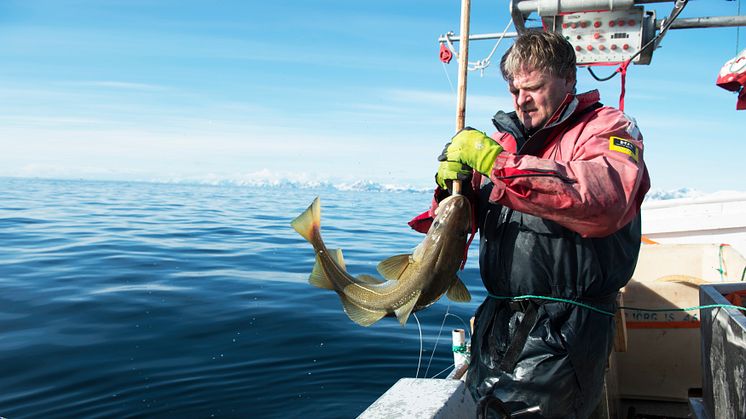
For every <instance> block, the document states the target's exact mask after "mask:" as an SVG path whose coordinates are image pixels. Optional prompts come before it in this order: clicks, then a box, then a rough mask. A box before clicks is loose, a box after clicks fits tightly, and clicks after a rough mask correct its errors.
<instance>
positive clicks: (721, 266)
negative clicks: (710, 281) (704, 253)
mask: <svg viewBox="0 0 746 419" xmlns="http://www.w3.org/2000/svg"><path fill="white" fill-rule="evenodd" d="M723 247H725V245H724V244H721V245H720V248H719V249H718V262H719V263H720V268H719V269H715V270H716V271H718V272H719V273H720V281H723V278H724V276H725V269H723Z"/></svg>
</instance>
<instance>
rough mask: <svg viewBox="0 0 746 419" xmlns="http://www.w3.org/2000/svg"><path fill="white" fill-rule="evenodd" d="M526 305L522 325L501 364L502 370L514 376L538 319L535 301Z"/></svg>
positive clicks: (519, 326)
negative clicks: (529, 335)
mask: <svg viewBox="0 0 746 419" xmlns="http://www.w3.org/2000/svg"><path fill="white" fill-rule="evenodd" d="M526 304H527V305H528V307H527V308H526V309H525V310H524V311H523V319H521V323H520V324H519V325H518V328H517V330H516V331H515V334H514V335H513V339H512V340H511V341H510V345H508V349H507V350H506V351H505V355H504V356H503V359H502V361H501V362H500V369H501V370H502V371H504V372H506V373H508V374H512V373H513V370H515V366H516V364H518V358H519V357H520V356H521V352H523V348H524V346H526V341H527V340H528V334H529V333H530V332H531V329H533V327H534V324H535V323H536V318H537V317H538V310H537V307H538V304H536V303H534V302H533V301H527V302H526Z"/></svg>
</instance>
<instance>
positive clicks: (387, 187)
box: [0, 172, 746, 202]
mask: <svg viewBox="0 0 746 419" xmlns="http://www.w3.org/2000/svg"><path fill="white" fill-rule="evenodd" d="M0 179H15V180H24V179H26V180H39V181H62V182H75V181H79V182H113V183H145V184H167V185H183V186H189V185H192V186H225V187H252V188H271V189H282V188H295V189H318V190H335V191H341V192H345V191H349V192H397V193H422V194H430V193H432V191H433V186H432V185H422V184H407V183H391V182H387V183H382V182H376V181H373V180H357V181H333V180H329V179H318V180H317V179H312V178H310V177H308V176H306V175H299V176H296V177H283V176H270V175H269V174H268V173H266V172H260V173H257V174H247V175H240V176H215V175H206V176H204V177H195V176H191V177H169V178H153V179H132V180H127V179H86V178H66V177H21V176H19V177H15V176H2V177H0ZM729 197H737V198H738V197H744V198H746V191H726V190H723V191H716V192H703V191H700V190H698V189H693V188H688V187H681V188H677V189H667V190H663V189H652V190H650V191H649V192H648V194H647V196H646V197H645V202H652V201H666V200H671V199H682V198H690V199H698V200H699V199H708V198H721V199H722V198H729Z"/></svg>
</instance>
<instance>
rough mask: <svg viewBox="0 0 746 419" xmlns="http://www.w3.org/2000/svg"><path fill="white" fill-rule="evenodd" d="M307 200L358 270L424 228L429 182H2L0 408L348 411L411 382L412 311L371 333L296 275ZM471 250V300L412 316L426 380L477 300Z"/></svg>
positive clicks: (21, 413)
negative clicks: (294, 224) (417, 186)
mask: <svg viewBox="0 0 746 419" xmlns="http://www.w3.org/2000/svg"><path fill="white" fill-rule="evenodd" d="M315 196H320V197H321V205H322V233H323V234H324V239H325V241H326V242H327V245H329V246H330V247H331V248H336V247H340V248H342V249H343V250H344V254H345V260H346V262H347V267H348V270H349V271H350V272H351V273H353V274H360V273H368V274H376V275H377V273H376V272H375V267H376V264H377V263H378V262H380V261H381V260H383V259H385V258H386V257H388V256H391V255H394V254H399V253H406V252H409V251H411V249H412V248H413V247H414V246H416V245H417V243H418V242H419V241H420V240H421V238H422V237H423V236H422V235H420V234H418V233H415V232H413V231H411V230H410V229H409V227H408V226H407V225H406V222H407V221H408V220H409V219H410V218H412V217H413V216H415V215H416V214H418V213H420V212H421V211H423V210H424V209H425V208H426V207H427V205H428V204H429V202H430V194H429V193H419V192H376V191H373V192H362V191H349V192H346V191H338V190H335V189H332V188H323V189H307V188H298V187H292V186H287V187H277V188H253V187H239V186H189V185H166V184H148V183H126V182H89V181H54V180H32V179H2V178H0V243H2V249H3V250H2V252H0V363H2V367H0V371H2V374H0V389H1V391H0V416H3V417H7V418H25V417H45V418H46V417H135V416H136V417H143V416H145V417H303V416H308V417H340V418H349V417H355V416H356V415H358V414H359V413H360V412H362V411H363V410H364V409H365V408H366V407H367V406H368V405H369V404H370V403H372V402H373V401H374V400H375V399H377V398H378V397H379V396H380V395H381V394H382V393H383V392H384V391H386V389H388V387H390V386H391V385H392V384H394V383H395V382H396V381H397V380H398V379H399V378H402V377H414V376H415V375H416V374H417V372H418V359H419V353H420V337H419V331H418V328H417V322H416V321H415V319H414V318H413V317H410V319H409V323H408V324H407V326H406V327H401V326H400V325H399V324H398V322H397V321H396V320H395V319H393V318H385V319H383V320H382V321H380V322H379V323H378V324H376V325H374V326H372V327H370V328H364V327H361V326H358V325H356V324H355V323H353V322H352V321H351V320H349V319H348V318H347V316H346V315H345V314H344V312H343V311H342V307H341V304H340V302H339V298H338V297H337V295H336V294H335V293H333V292H331V291H328V290H321V289H317V288H314V287H312V286H310V285H309V284H308V283H307V282H306V279H307V277H308V273H309V272H310V270H311V267H312V265H313V252H312V249H311V246H310V245H309V244H308V243H306V242H305V241H304V240H303V239H302V238H301V237H300V236H299V235H298V234H297V233H295V231H293V230H292V228H291V227H290V226H289V223H290V221H291V220H292V219H293V218H294V217H295V216H297V215H298V214H300V213H301V212H302V211H303V210H304V209H305V208H306V207H307V206H308V205H309V204H310V203H311V201H312V200H313V198H314V197H315ZM476 248H477V246H476V243H475V245H474V246H472V249H471V251H470V256H469V258H470V260H469V263H468V264H467V269H466V270H465V271H463V272H462V273H461V274H460V276H461V277H462V279H464V282H465V283H466V284H467V286H468V287H469V289H470V291H471V292H472V296H473V302H472V303H470V304H456V303H449V302H448V300H447V299H445V298H444V299H442V300H441V301H439V302H438V303H437V304H435V305H433V306H432V307H430V308H429V309H427V310H425V311H423V312H420V313H418V317H419V320H420V322H421V323H422V333H423V337H424V341H423V345H424V352H423V354H422V361H421V362H422V365H421V366H420V369H419V376H420V377H423V376H427V377H432V376H434V375H435V374H437V373H439V372H441V371H443V370H445V369H447V368H448V367H449V366H450V365H451V363H452V360H453V356H452V353H451V342H450V331H451V329H454V328H462V327H464V326H465V325H464V323H462V321H461V320H460V319H459V317H460V318H461V319H463V320H464V321H468V318H469V317H470V316H471V314H472V313H473V312H474V310H475V309H476V306H477V304H478V302H480V301H481V300H482V299H483V298H484V297H485V292H484V290H483V288H482V286H481V282H480V280H479V277H478V272H477V263H476V254H477V252H476ZM447 312H449V313H451V314H453V316H451V315H449V316H446V313H447ZM457 316H458V317H457ZM444 321H445V326H444V327H443V329H442V336H441V338H440V340H437V337H438V333H439V331H440V330H441V324H442V323H443V322H444ZM436 343H437V345H436ZM434 347H435V352H434V356H433V358H432V363H431V365H430V366H429V369H428V363H429V360H430V356H431V354H433V348H434ZM426 370H427V373H425V371H426ZM446 373H447V371H446V372H445V373H443V374H442V375H445V374H446Z"/></svg>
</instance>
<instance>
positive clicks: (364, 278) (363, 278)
mask: <svg viewBox="0 0 746 419" xmlns="http://www.w3.org/2000/svg"><path fill="white" fill-rule="evenodd" d="M357 279H359V280H360V282H362V283H364V284H371V285H380V284H383V283H384V282H386V281H383V280H381V279H379V278H376V277H375V276H372V275H365V274H362V275H358V276H357Z"/></svg>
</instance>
